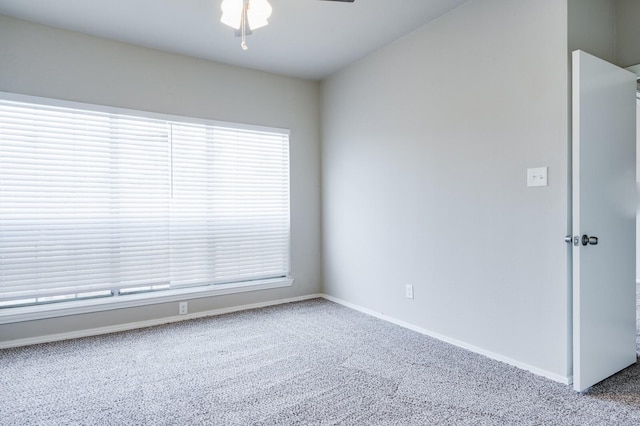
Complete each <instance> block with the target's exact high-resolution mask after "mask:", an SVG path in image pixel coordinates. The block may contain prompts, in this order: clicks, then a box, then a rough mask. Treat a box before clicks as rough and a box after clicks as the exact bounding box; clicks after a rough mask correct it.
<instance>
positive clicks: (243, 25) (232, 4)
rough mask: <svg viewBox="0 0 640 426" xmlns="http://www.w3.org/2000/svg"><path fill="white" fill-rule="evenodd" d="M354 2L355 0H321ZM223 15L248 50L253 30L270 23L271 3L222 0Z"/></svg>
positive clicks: (256, 0)
mask: <svg viewBox="0 0 640 426" xmlns="http://www.w3.org/2000/svg"><path fill="white" fill-rule="evenodd" d="M321 1H336V2H342V3H353V2H354V1H355V0H321ZM221 8H222V17H221V18H220V21H221V22H222V23H223V24H226V25H228V26H230V27H231V28H234V29H235V30H236V37H241V38H242V41H241V43H240V46H241V47H242V50H247V49H248V46H247V36H248V35H250V34H251V33H252V32H253V30H256V29H258V28H262V27H264V26H266V25H269V22H268V21H267V19H269V16H271V11H272V8H271V5H270V4H269V2H268V1H267V0H222V5H221Z"/></svg>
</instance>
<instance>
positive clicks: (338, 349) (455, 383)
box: [0, 299, 640, 425]
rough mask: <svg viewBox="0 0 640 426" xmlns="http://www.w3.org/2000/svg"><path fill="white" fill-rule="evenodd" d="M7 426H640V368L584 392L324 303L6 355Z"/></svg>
mask: <svg viewBox="0 0 640 426" xmlns="http://www.w3.org/2000/svg"><path fill="white" fill-rule="evenodd" d="M0 424H2V425H31V424H42V425H76V424H78V425H80V424H82V425H102V424H107V425H290V424H317V425H334V424H344V425H431V424H446V425H505V424H507V425H547V424H549V425H638V424H640V367H639V366H637V365H636V366H633V367H631V368H628V369H626V370H625V371H623V372H621V373H620V374H618V375H616V376H614V377H613V378H610V379H608V380H606V381H605V382H603V383H601V384H599V385H597V386H595V387H593V388H592V389H590V391H588V392H586V393H583V394H579V393H575V392H573V391H572V390H571V389H570V388H569V387H568V386H564V385H561V384H558V383H555V382H552V381H550V380H547V379H545V378H542V377H538V376H535V375H533V374H530V373H528V372H525V371H522V370H519V369H517V368H513V367H510V366H508V365H505V364H502V363H500V362H497V361H493V360H490V359H487V358H485V357H483V356H480V355H476V354H473V353H471V352H468V351H465V350H462V349H459V348H456V347H453V346H451V345H448V344H445V343H442V342H439V341H437V340H434V339H431V338H429V337H425V336H423V335H420V334H417V333H414V332H412V331H409V330H406V329H403V328H400V327H398V326H395V325H392V324H389V323H386V322H383V321H381V320H378V319H375V318H372V317H369V316H366V315H364V314H361V313H358V312H355V311H352V310H350V309H347V308H345V307H342V306H339V305H336V304H334V303H331V302H328V301H325V300H321V299H316V300H311V301H307V302H300V303H293V304H288V305H282V306H276V307H271V308H265V309H259V310H252V311H246V312H239V313H234V314H228V315H223V316H218V317H212V318H205V319H199V320H193V321H185V322H181V323H175V324H170V325H165V326H160V327H154V328H147V329H141V330H136V331H131V332H125V333H117V334H111V335H106V336H100V337H90V338H83V339H77V340H72V341H64V342H58V343H51V344H44V345H37V346H32V347H26V348H16V349H8V350H4V351H0Z"/></svg>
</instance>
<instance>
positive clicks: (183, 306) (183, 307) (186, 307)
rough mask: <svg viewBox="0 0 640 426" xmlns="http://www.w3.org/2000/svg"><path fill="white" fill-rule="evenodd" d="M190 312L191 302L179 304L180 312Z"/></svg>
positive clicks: (182, 313) (181, 313) (183, 313)
mask: <svg viewBox="0 0 640 426" xmlns="http://www.w3.org/2000/svg"><path fill="white" fill-rule="evenodd" d="M187 313H189V304H188V303H187V302H180V304H179V305H178V314H179V315H187Z"/></svg>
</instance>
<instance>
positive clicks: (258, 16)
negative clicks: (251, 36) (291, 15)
mask: <svg viewBox="0 0 640 426" xmlns="http://www.w3.org/2000/svg"><path fill="white" fill-rule="evenodd" d="M272 11H273V9H272V8H271V5H270V4H269V2H268V1H267V0H249V1H248V6H247V20H248V21H249V28H250V29H251V30H255V29H258V28H262V27H265V26H267V25H269V22H268V21H267V19H269V17H270V16H271V12H272Z"/></svg>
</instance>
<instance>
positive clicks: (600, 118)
mask: <svg viewBox="0 0 640 426" xmlns="http://www.w3.org/2000/svg"><path fill="white" fill-rule="evenodd" d="M572 81H573V148H572V149H573V180H572V182H573V225H572V226H573V242H572V246H573V387H574V389H575V390H577V391H582V390H585V389H587V388H588V387H590V386H592V385H594V384H596V383H598V382H600V381H601V380H603V379H605V378H607V377H609V376H611V375H612V374H615V373H616V372H618V371H620V370H622V369H623V368H625V367H628V366H629V365H631V364H633V363H635V362H636V339H635V337H636V326H635V324H636V323H635V318H636V311H635V309H636V305H635V215H636V199H635V197H636V194H635V158H636V155H635V92H636V76H635V75H634V74H633V73H631V72H629V71H626V70H623V69H621V68H618V67H616V66H615V65H612V64H610V63H608V62H605V61H603V60H601V59H599V58H596V57H594V56H591V55H589V54H587V53H585V52H581V51H575V52H573V80H572Z"/></svg>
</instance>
